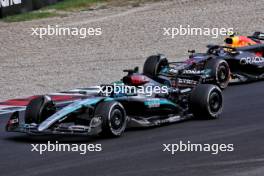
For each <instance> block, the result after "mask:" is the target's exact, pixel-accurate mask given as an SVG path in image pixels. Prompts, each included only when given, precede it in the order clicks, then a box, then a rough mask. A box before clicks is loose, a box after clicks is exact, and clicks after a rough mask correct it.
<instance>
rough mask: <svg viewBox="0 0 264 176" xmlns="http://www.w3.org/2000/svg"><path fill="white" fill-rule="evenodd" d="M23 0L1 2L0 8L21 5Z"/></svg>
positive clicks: (3, 0)
mask: <svg viewBox="0 0 264 176" xmlns="http://www.w3.org/2000/svg"><path fill="white" fill-rule="evenodd" d="M21 1H22V0H0V8H1V7H9V6H12V5H16V4H21V3H22V2H21Z"/></svg>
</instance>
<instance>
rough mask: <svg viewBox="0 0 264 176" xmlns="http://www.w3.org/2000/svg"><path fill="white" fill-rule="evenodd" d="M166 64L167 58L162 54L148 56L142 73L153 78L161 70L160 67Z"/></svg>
mask: <svg viewBox="0 0 264 176" xmlns="http://www.w3.org/2000/svg"><path fill="white" fill-rule="evenodd" d="M166 65H168V60H167V58H166V57H165V56H164V55H162V54H159V55H153V56H149V57H148V58H147V60H146V61H145V63H144V67H143V74H144V75H146V76H148V77H151V78H154V77H156V76H157V75H158V73H159V72H160V71H161V69H162V67H163V66H166Z"/></svg>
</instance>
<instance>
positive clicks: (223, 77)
mask: <svg viewBox="0 0 264 176" xmlns="http://www.w3.org/2000/svg"><path fill="white" fill-rule="evenodd" d="M217 79H218V81H219V83H226V82H227V81H228V79H229V71H228V69H227V68H226V66H224V65H221V66H220V67H219V68H218V71H217Z"/></svg>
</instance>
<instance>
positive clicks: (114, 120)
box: [94, 101, 127, 137]
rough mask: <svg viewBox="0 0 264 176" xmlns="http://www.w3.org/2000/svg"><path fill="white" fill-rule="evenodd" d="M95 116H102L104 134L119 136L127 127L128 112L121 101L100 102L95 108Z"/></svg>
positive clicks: (102, 133)
mask: <svg viewBox="0 0 264 176" xmlns="http://www.w3.org/2000/svg"><path fill="white" fill-rule="evenodd" d="M94 116H98V117H101V118H102V121H103V122H102V132H101V135H102V136H107V137H118V136H121V135H122V134H123V132H124V131H125V129H126V126H127V117H126V112H125V109H124V108H123V106H122V105H121V104H120V103H119V102H116V101H110V102H101V103H99V104H98V105H97V107H96V108H95V113H94Z"/></svg>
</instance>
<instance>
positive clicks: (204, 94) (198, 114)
mask: <svg viewBox="0 0 264 176" xmlns="http://www.w3.org/2000/svg"><path fill="white" fill-rule="evenodd" d="M190 109H191V111H192V113H193V115H194V117H195V118H197V119H216V118H218V117H219V116H220V114H221V113H222V109H223V96H222V92H221V90H220V89H219V88H218V87H217V86H215V85H211V84H200V85H198V86H197V87H196V88H194V90H193V91H192V93H191V96H190Z"/></svg>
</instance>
